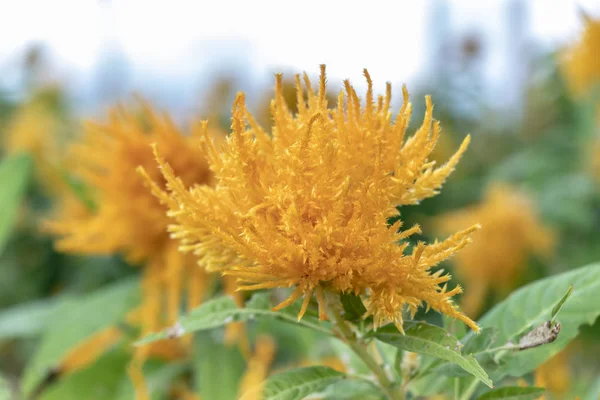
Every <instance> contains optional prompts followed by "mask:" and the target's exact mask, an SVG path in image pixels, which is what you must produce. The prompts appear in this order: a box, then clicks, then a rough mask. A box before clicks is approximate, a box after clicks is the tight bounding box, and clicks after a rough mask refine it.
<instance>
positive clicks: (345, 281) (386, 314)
mask: <svg viewBox="0 0 600 400" xmlns="http://www.w3.org/2000/svg"><path fill="white" fill-rule="evenodd" d="M365 77H366V79H367V83H368V91H367V95H366V101H365V102H364V104H361V101H360V100H359V98H358V95H357V93H356V92H355V90H354V89H353V87H352V86H351V85H350V83H349V82H347V81H346V82H345V90H344V91H342V92H341V93H340V94H339V96H338V102H337V107H334V108H328V104H327V98H326V96H325V93H326V85H325V68H324V66H323V67H322V71H321V78H320V84H319V88H318V90H317V91H316V92H315V91H314V89H313V87H312V85H311V82H310V81H309V79H308V77H307V76H306V75H304V84H303V83H302V78H301V77H300V76H296V84H297V99H298V112H297V113H292V112H290V111H289V109H288V107H287V106H286V104H285V99H284V95H283V91H282V77H281V75H278V76H277V86H276V97H275V100H274V101H273V107H272V109H273V127H272V129H271V130H270V131H271V132H272V135H269V134H267V133H265V130H263V129H262V128H261V127H260V126H259V125H258V124H257V123H256V122H255V120H254V118H253V117H252V116H251V115H250V113H249V112H248V111H247V109H246V105H245V103H244V95H243V94H239V95H238V97H237V99H236V101H235V104H234V107H233V118H232V134H231V135H230V136H229V137H228V140H227V144H226V146H224V148H223V150H222V151H221V152H219V151H217V148H216V146H215V145H214V143H213V141H212V140H211V138H210V137H208V135H207V134H206V135H205V139H204V142H203V148H204V150H205V152H206V153H207V155H208V158H209V161H210V164H211V169H212V170H213V171H214V173H215V178H216V181H217V183H216V186H215V187H207V186H196V187H192V188H190V189H189V190H188V188H187V184H186V182H185V181H183V180H182V179H180V177H179V176H178V172H177V171H176V170H174V169H173V168H172V167H171V166H170V163H169V162H168V160H165V159H164V158H163V157H162V155H163V150H162V148H161V146H160V144H159V145H158V146H157V149H158V150H157V152H158V154H160V156H159V157H158V161H159V164H160V165H161V167H162V171H163V174H164V177H165V179H166V180H167V188H168V190H167V191H166V192H165V191H163V189H162V188H161V186H160V185H154V186H153V191H154V193H155V194H156V195H157V196H158V197H159V198H160V199H161V200H162V201H163V202H164V203H165V204H167V205H168V206H169V209H170V212H169V215H170V216H171V217H172V218H173V221H174V224H173V226H171V227H170V231H171V233H172V235H173V237H176V238H179V239H180V240H181V241H182V246H181V249H182V250H184V251H189V252H193V253H194V254H196V255H197V256H198V261H199V263H200V265H202V266H204V267H206V268H207V269H209V270H220V271H223V273H224V274H226V275H230V276H234V277H236V278H237V280H238V285H239V286H238V288H239V289H240V290H256V289H264V288H275V287H293V288H294V289H293V292H292V294H291V295H290V297H289V298H288V299H286V300H285V301H284V302H282V303H281V304H280V305H278V306H277V307H275V310H279V309H281V308H283V307H286V306H288V305H290V304H292V303H293V302H294V301H296V300H297V299H299V298H301V297H304V300H303V304H302V307H301V311H300V314H299V316H298V317H299V318H301V317H302V315H303V314H304V312H305V311H306V309H307V306H308V303H309V301H310V298H311V296H312V294H313V293H314V294H316V297H317V300H318V302H319V306H320V314H321V317H322V318H325V315H326V314H325V312H326V311H325V302H324V293H323V291H334V292H352V293H355V294H358V295H362V296H363V297H364V300H365V302H366V305H367V309H368V314H367V315H373V316H374V323H375V326H379V325H382V324H383V323H385V322H387V321H392V322H394V323H395V324H396V325H397V326H398V328H399V329H402V311H403V308H404V307H405V306H407V307H408V308H409V309H410V310H411V312H413V313H414V312H416V310H417V308H418V307H419V306H421V305H423V304H424V303H426V304H427V306H428V307H431V308H433V309H435V310H437V311H439V312H442V313H445V314H447V315H450V316H452V317H455V318H459V319H461V320H462V321H464V322H465V323H466V324H468V325H469V326H470V327H472V328H473V329H477V326H476V324H475V323H474V322H473V321H472V320H471V319H469V318H468V317H466V316H465V315H463V314H462V313H461V312H460V311H459V310H458V309H457V307H456V306H455V305H454V304H453V302H452V300H451V298H452V296H454V295H455V294H457V293H460V291H461V289H460V288H459V287H456V288H454V289H451V290H446V285H444V284H445V283H446V282H448V281H449V280H450V276H448V275H444V274H443V272H442V271H437V272H435V273H432V272H431V269H432V268H433V267H435V266H436V265H437V264H438V263H440V262H441V261H442V260H444V259H446V258H448V257H450V256H451V255H452V254H454V253H456V252H457V251H458V250H460V249H461V248H463V247H464V246H465V245H467V243H468V242H469V236H470V234H471V232H472V231H473V230H474V229H476V227H473V228H469V229H467V230H464V231H461V232H459V233H456V234H454V235H452V236H451V237H450V238H448V239H447V240H445V241H443V242H435V243H433V244H430V245H426V244H424V243H417V244H415V246H414V247H413V248H412V250H411V251H410V252H409V251H408V249H409V243H408V241H407V240H406V239H407V238H408V237H409V236H411V235H413V234H416V233H418V232H420V228H419V227H418V226H414V227H412V228H409V229H407V230H404V231H400V227H401V222H397V223H395V224H394V225H393V226H392V227H388V224H387V219H388V217H390V216H393V215H396V214H397V211H396V208H395V207H396V206H397V205H409V204H417V203H418V202H420V201H421V200H423V199H425V198H428V197H432V196H434V195H436V194H437V193H438V191H439V189H440V187H441V186H442V184H443V183H444V181H445V180H446V178H447V177H448V175H450V173H451V172H452V171H453V169H454V167H455V166H456V164H457V163H458V161H459V159H460V157H461V155H462V154H463V152H464V151H465V150H466V148H467V145H468V142H469V139H468V138H467V139H465V141H464V142H463V143H462V145H461V146H460V148H459V149H458V151H457V152H456V153H455V154H454V155H453V156H452V157H451V158H450V160H449V161H448V162H447V163H446V164H444V165H443V166H441V167H438V168H436V167H435V163H434V162H431V161H430V160H429V159H428V157H429V155H430V154H431V152H432V151H433V148H434V146H435V144H436V142H437V139H438V137H439V134H440V125H439V123H438V122H434V120H433V117H432V111H433V106H432V103H431V100H430V99H429V97H427V98H426V103H427V110H426V113H425V119H424V121H423V124H422V126H421V127H420V128H419V129H418V130H417V132H416V133H415V134H414V135H413V136H411V137H408V138H407V137H406V135H405V134H406V129H407V126H408V123H409V119H410V115H411V109H412V107H411V104H410V103H409V102H408V92H407V91H406V89H404V90H403V96H404V104H403V106H402V108H401V109H400V111H399V112H398V114H397V115H396V117H395V118H393V117H392V111H391V109H390V104H391V85H390V84H388V85H387V91H386V94H385V95H383V96H378V97H377V98H375V97H374V94H373V87H372V82H371V78H370V76H369V74H368V73H367V71H366V70H365ZM305 96H306V97H305ZM305 98H306V99H307V101H305V100H304V99H305Z"/></svg>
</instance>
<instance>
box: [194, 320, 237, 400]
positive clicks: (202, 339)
mask: <svg viewBox="0 0 600 400" xmlns="http://www.w3.org/2000/svg"><path fill="white" fill-rule="evenodd" d="M211 333H212V332H207V333H205V334H203V335H200V336H199V337H198V338H197V340H196V344H197V346H196V355H195V380H196V387H197V388H198V393H199V394H200V396H201V397H202V398H203V399H214V400H237V398H238V395H239V393H238V391H239V383H240V381H241V379H242V375H243V374H244V371H245V369H246V362H245V361H244V356H243V355H242V353H241V352H240V350H239V346H237V345H233V346H226V345H224V344H223V343H220V342H219V341H217V340H215V339H214V338H213V337H212V335H211ZM221 337H222V335H221Z"/></svg>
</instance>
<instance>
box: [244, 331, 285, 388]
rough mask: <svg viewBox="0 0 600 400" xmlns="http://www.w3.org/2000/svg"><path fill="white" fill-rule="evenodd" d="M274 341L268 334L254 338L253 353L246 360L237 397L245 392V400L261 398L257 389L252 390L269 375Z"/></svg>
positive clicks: (273, 353)
mask: <svg viewBox="0 0 600 400" xmlns="http://www.w3.org/2000/svg"><path fill="white" fill-rule="evenodd" d="M275 349H276V346H275V341H274V340H273V339H272V338H271V337H270V336H260V337H258V338H257V339H256V345H255V349H254V353H253V354H252V356H251V357H250V359H249V360H248V365H247V366H246V373H245V374H244V376H242V380H241V382H240V388H239V397H240V398H241V397H242V396H244V394H246V397H244V399H246V400H261V399H262V396H261V393H260V391H259V390H252V389H254V388H257V387H259V386H260V384H261V383H263V382H264V381H265V379H267V377H268V376H269V369H270V368H271V363H273V359H274V358H275Z"/></svg>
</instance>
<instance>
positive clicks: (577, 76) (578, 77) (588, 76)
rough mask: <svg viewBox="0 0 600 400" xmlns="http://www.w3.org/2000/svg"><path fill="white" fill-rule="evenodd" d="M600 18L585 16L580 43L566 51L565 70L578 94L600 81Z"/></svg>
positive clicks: (574, 90)
mask: <svg viewBox="0 0 600 400" xmlns="http://www.w3.org/2000/svg"><path fill="white" fill-rule="evenodd" d="M598 54H600V20H593V19H591V18H589V17H585V31H584V32H583V36H582V37H581V40H580V41H579V43H576V44H574V45H573V46H572V47H571V48H569V49H567V51H566V52H565V54H564V55H563V56H564V60H563V65H562V67H563V72H564V73H565V75H566V77H567V80H568V81H569V84H570V86H571V89H572V90H573V92H574V93H575V94H577V95H581V94H584V93H586V92H587V91H588V90H589V89H591V88H592V87H593V86H594V85H596V84H597V83H599V82H600V57H598Z"/></svg>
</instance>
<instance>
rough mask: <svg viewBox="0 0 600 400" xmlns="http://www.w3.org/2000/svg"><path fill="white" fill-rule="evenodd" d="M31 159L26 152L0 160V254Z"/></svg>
mask: <svg viewBox="0 0 600 400" xmlns="http://www.w3.org/2000/svg"><path fill="white" fill-rule="evenodd" d="M32 167H33V160H32V159H31V157H30V156H29V155H27V154H17V155H14V156H9V157H7V158H5V159H3V160H2V161H1V162H0V188H1V189H0V254H2V252H3V251H4V246H5V245H6V241H7V240H8V237H9V236H10V232H11V231H12V229H13V226H14V224H15V222H16V220H17V216H18V215H19V213H18V211H19V206H20V205H21V199H22V198H23V195H24V194H25V190H26V189H27V185H28V183H29V178H30V176H31V171H32Z"/></svg>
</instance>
